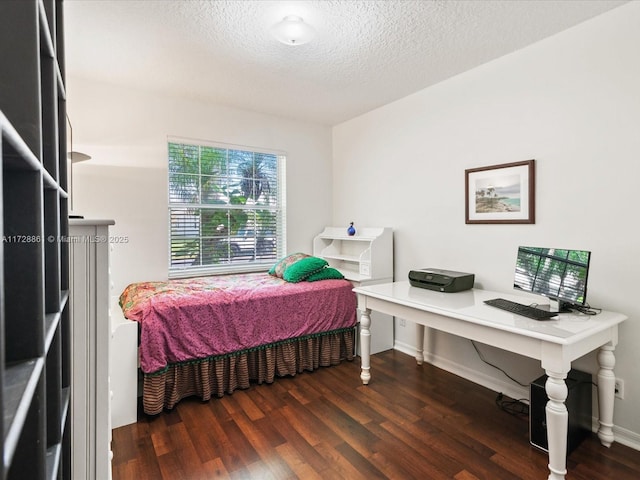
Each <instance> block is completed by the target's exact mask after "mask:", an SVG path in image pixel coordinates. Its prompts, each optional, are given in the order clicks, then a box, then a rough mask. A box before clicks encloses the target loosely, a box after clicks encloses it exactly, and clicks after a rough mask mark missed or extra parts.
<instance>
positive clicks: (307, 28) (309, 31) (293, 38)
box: [271, 15, 316, 45]
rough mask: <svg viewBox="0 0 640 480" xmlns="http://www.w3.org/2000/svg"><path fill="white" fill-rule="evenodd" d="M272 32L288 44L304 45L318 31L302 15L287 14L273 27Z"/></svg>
mask: <svg viewBox="0 0 640 480" xmlns="http://www.w3.org/2000/svg"><path fill="white" fill-rule="evenodd" d="M271 34H272V35H273V36H274V37H276V39H278V40H279V41H280V42H282V43H286V44H287V45H303V44H305V43H307V42H309V41H311V39H313V37H314V36H315V34H316V31H315V29H314V28H313V27H312V26H311V25H309V24H308V23H304V20H302V17H298V16H297V15H287V16H286V17H284V18H283V19H282V21H281V22H278V23H276V24H275V25H274V26H273V27H271Z"/></svg>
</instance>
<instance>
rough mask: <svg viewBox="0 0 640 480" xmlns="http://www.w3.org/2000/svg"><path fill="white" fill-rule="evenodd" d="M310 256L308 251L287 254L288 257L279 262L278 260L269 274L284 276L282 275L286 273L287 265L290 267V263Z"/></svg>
mask: <svg viewBox="0 0 640 480" xmlns="http://www.w3.org/2000/svg"><path fill="white" fill-rule="evenodd" d="M308 256H309V255H307V254H306V253H302V252H297V253H292V254H290V255H287V256H286V257H284V258H282V259H281V260H279V261H278V262H276V264H275V265H274V266H273V267H271V268H270V269H269V275H273V276H274V277H278V278H282V275H283V274H284V271H285V270H286V269H287V267H289V266H290V265H292V264H294V263H295V262H297V261H298V260H300V259H302V258H306V257H308Z"/></svg>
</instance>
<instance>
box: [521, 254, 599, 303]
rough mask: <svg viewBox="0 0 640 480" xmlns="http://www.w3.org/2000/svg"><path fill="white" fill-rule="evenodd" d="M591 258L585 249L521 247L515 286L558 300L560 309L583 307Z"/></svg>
mask: <svg viewBox="0 0 640 480" xmlns="http://www.w3.org/2000/svg"><path fill="white" fill-rule="evenodd" d="M590 259H591V252H588V251H586V250H565V249H559V248H540V247H518V257H517V259H516V272H515V278H514V281H513V288H514V289H516V290H520V291H523V292H530V293H535V294H537V295H543V296H545V297H549V298H551V299H552V300H556V301H557V302H558V312H564V311H567V310H570V309H571V307H574V306H583V305H585V304H586V301H587V277H588V274H589V261H590Z"/></svg>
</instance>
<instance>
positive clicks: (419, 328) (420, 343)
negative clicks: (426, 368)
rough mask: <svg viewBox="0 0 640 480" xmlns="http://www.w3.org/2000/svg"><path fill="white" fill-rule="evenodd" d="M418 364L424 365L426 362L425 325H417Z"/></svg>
mask: <svg viewBox="0 0 640 480" xmlns="http://www.w3.org/2000/svg"><path fill="white" fill-rule="evenodd" d="M416 362H417V363H418V365H422V362H424V325H420V324H419V323H416Z"/></svg>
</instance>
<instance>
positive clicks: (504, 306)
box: [484, 298, 558, 320]
mask: <svg viewBox="0 0 640 480" xmlns="http://www.w3.org/2000/svg"><path fill="white" fill-rule="evenodd" d="M484 303H486V304H487V305H491V306H492V307H496V308H499V309H501V310H506V311H507V312H511V313H515V314H517V315H522V316H525V317H529V318H533V319H534V320H545V319H547V318H551V317H555V316H556V315H558V312H550V311H548V310H540V309H539V308H536V307H532V306H530V305H522V304H521V303H516V302H512V301H511V300H505V299H504V298H493V299H491V300H485V301H484Z"/></svg>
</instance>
